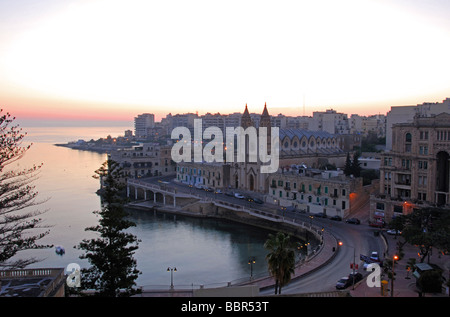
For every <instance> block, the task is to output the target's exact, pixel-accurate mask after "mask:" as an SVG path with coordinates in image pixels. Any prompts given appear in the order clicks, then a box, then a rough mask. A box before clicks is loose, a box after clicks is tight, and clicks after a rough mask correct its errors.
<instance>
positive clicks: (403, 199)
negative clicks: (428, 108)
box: [370, 113, 450, 224]
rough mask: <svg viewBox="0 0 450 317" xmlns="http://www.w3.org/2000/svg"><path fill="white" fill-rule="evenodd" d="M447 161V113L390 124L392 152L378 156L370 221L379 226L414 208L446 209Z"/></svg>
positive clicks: (449, 176) (449, 136)
mask: <svg viewBox="0 0 450 317" xmlns="http://www.w3.org/2000/svg"><path fill="white" fill-rule="evenodd" d="M449 159H450V114H449V113H441V114H438V115H433V116H429V117H422V116H415V117H414V120H413V122H408V123H398V124H394V125H393V126H392V150H391V151H389V152H384V153H383V154H382V156H381V166H380V189H379V194H378V195H374V196H372V197H371V208H370V220H371V221H372V222H374V223H379V224H380V223H382V222H383V221H384V222H389V221H390V220H391V219H392V218H393V217H395V216H396V215H401V214H408V213H410V212H412V210H413V209H414V208H421V207H426V206H445V205H449V204H450V200H449V194H450V190H449V183H450V173H449Z"/></svg>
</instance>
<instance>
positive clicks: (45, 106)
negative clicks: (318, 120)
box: [0, 0, 450, 121]
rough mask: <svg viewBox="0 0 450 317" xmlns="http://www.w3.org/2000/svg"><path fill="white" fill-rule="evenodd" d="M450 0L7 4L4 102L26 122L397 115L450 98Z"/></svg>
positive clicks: (0, 16) (2, 32)
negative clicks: (265, 113) (399, 109)
mask: <svg viewBox="0 0 450 317" xmlns="http://www.w3.org/2000/svg"><path fill="white" fill-rule="evenodd" d="M449 12H450V3H446V2H445V1H438V0H432V1H426V2H425V1H420V0H412V1H411V0H409V1H406V0H399V1H396V2H395V4H393V3H392V1H387V0H381V1H370V0H364V1H362V0H345V1H339V2H336V1H330V0H323V1H315V2H314V3H311V1H277V2H276V4H275V3H274V2H270V1H243V2H242V1H239V2H237V1H228V2H227V3H226V4H223V3H217V2H213V1H189V2H183V1H165V2H163V3H159V2H154V1H140V0H133V1H127V2H124V1H118V0H115V1H108V2H106V1H104V0H95V1H88V0H83V1H68V0H67V1H55V0H43V1H42V0H41V1H35V0H24V1H2V2H1V3H0V74H2V75H1V76H0V107H1V108H3V109H4V110H5V111H8V112H10V113H11V114H12V115H14V116H16V117H18V118H21V119H24V120H33V119H34V120H35V119H39V120H42V119H52V120H54V121H58V120H65V121H83V120H84V121H90V120H108V121H111V120H114V121H132V120H133V118H134V116H136V115H137V114H139V113H154V114H155V116H156V120H157V121H159V120H160V119H161V118H162V117H164V116H165V115H167V114H168V113H172V114H175V113H187V112H191V113H195V112H198V113H199V114H200V115H201V114H204V113H207V112H210V113H217V112H220V113H221V114H228V113H233V112H242V111H243V109H244V107H245V104H248V107H249V111H250V112H255V113H259V112H260V111H261V110H262V108H263V106H264V103H267V105H268V107H269V108H270V109H271V114H272V115H276V114H278V113H283V114H285V115H289V116H302V115H311V114H312V112H313V111H325V110H326V109H331V108H332V109H334V110H336V111H338V112H343V113H348V114H353V113H356V114H360V115H372V114H378V113H381V114H386V112H388V111H389V109H390V107H392V106H404V105H416V104H422V103H424V102H441V101H442V100H444V99H445V98H447V97H449V96H450V79H448V78H446V74H447V73H448V71H450V63H448V57H446V55H445V54H446V52H448V49H449V48H450V43H448V40H447V39H448V38H449V35H450V21H448V20H447V19H446V18H445V16H446V14H447V13H449Z"/></svg>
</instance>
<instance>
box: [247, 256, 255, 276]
mask: <svg viewBox="0 0 450 317" xmlns="http://www.w3.org/2000/svg"><path fill="white" fill-rule="evenodd" d="M255 263H256V259H255V257H254V256H253V257H251V258H250V259H249V260H248V264H250V281H251V280H252V279H253V264H255Z"/></svg>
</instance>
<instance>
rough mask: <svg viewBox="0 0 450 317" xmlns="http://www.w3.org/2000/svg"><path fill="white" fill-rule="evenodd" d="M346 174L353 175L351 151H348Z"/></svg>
mask: <svg viewBox="0 0 450 317" xmlns="http://www.w3.org/2000/svg"><path fill="white" fill-rule="evenodd" d="M344 174H345V176H350V175H352V161H351V160H350V153H349V152H347V159H346V160H345V166H344Z"/></svg>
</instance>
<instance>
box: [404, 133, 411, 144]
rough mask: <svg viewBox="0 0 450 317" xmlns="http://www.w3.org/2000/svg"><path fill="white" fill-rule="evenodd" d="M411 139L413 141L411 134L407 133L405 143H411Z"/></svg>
mask: <svg viewBox="0 0 450 317" xmlns="http://www.w3.org/2000/svg"><path fill="white" fill-rule="evenodd" d="M411 139H412V137H411V133H406V135H405V142H407V143H411Z"/></svg>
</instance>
